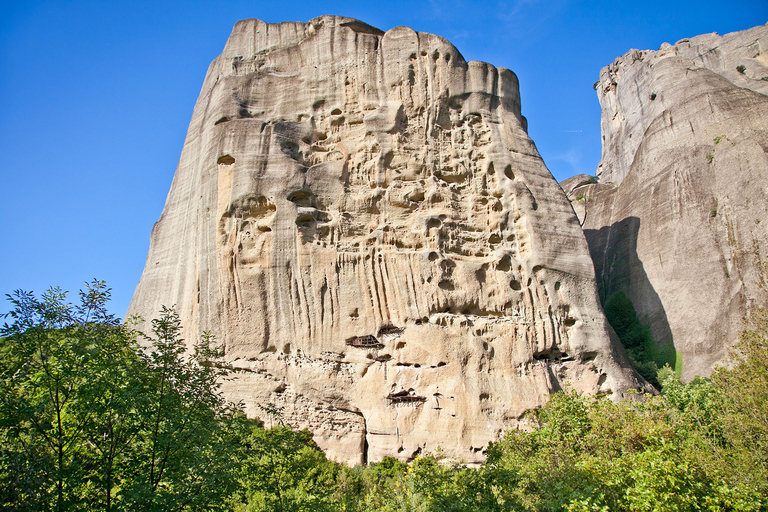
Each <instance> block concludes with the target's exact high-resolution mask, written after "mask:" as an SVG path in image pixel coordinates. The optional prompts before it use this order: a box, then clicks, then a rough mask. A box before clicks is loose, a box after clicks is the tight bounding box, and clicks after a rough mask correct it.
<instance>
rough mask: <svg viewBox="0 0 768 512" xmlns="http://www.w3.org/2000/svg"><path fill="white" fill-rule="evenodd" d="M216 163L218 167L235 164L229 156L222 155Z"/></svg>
mask: <svg viewBox="0 0 768 512" xmlns="http://www.w3.org/2000/svg"><path fill="white" fill-rule="evenodd" d="M216 163H217V164H219V165H232V164H233V163H235V159H234V158H232V157H231V156H230V155H224V156H220V157H219V159H218V160H216Z"/></svg>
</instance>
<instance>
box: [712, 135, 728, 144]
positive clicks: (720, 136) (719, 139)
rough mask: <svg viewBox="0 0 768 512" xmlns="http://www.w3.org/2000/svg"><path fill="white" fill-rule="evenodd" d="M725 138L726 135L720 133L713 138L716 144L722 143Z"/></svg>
mask: <svg viewBox="0 0 768 512" xmlns="http://www.w3.org/2000/svg"><path fill="white" fill-rule="evenodd" d="M725 138H726V136H725V135H718V136H717V137H715V138H714V139H713V140H714V142H715V144H720V143H721V142H722V141H723V139H725Z"/></svg>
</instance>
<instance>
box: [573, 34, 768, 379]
mask: <svg viewBox="0 0 768 512" xmlns="http://www.w3.org/2000/svg"><path fill="white" fill-rule="evenodd" d="M596 89H597V93H598V97H599V99H600V104H601V105H602V109H603V111H602V131H603V157H602V160H601V162H600V166H599V167H598V177H599V183H598V184H585V183H588V182H589V180H585V179H583V178H584V177H583V176H582V177H574V178H572V179H569V180H566V181H564V182H563V183H562V185H563V189H564V190H565V191H566V192H567V193H568V194H569V197H570V198H571V199H572V200H573V204H574V209H575V210H576V212H577V213H578V214H579V217H580V219H581V220H582V222H583V227H584V233H585V234H586V236H587V240H588V242H589V246H590V251H591V254H592V258H593V260H594V263H595V270H596V272H597V278H598V283H599V286H600V292H601V295H602V297H603V299H605V298H606V297H608V296H610V295H611V294H613V293H615V292H616V291H619V290H621V291H624V292H625V293H626V294H627V295H628V296H629V298H630V299H631V300H632V301H633V303H634V305H635V308H636V309H637V311H638V313H639V316H640V318H641V320H643V321H645V322H648V323H649V324H650V325H651V328H652V331H653V334H654V337H655V339H656V340H657V341H658V342H660V343H662V344H665V343H673V344H674V347H675V349H676V350H677V351H678V353H679V355H678V362H677V363H678V364H682V375H683V377H684V378H685V379H690V378H692V377H693V376H694V375H708V374H709V373H710V372H711V370H712V368H713V366H714V365H716V364H717V363H719V362H722V361H723V360H724V359H725V358H726V357H727V355H728V350H729V347H730V345H731V344H732V342H733V341H735V339H736V338H737V335H738V331H739V330H740V329H741V328H742V318H743V317H744V316H745V315H748V313H749V311H750V310H751V309H752V308H754V307H755V306H765V305H766V304H767V303H768V295H767V293H768V288H766V286H767V285H768V283H766V270H767V269H766V258H768V154H767V152H768V26H760V27H755V28H753V29H750V30H745V31H742V32H734V33H732V34H727V35H725V36H722V37H721V36H718V35H717V34H707V35H701V36H698V37H694V38H692V39H684V40H682V41H679V42H678V43H677V44H675V45H674V46H672V45H669V44H666V43H665V44H664V45H662V47H661V48H660V49H659V50H658V51H638V50H632V51H630V52H629V53H627V54H626V55H624V56H622V57H619V58H618V59H616V61H615V62H614V63H613V64H611V65H610V66H607V67H606V68H604V69H603V70H602V71H601V73H600V81H599V82H598V83H597V84H596ZM680 359H682V360H680Z"/></svg>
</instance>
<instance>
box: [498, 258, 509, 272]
mask: <svg viewBox="0 0 768 512" xmlns="http://www.w3.org/2000/svg"><path fill="white" fill-rule="evenodd" d="M511 268H512V258H510V257H509V254H507V255H505V256H504V257H503V258H501V259H500V260H499V262H498V263H496V270H501V271H502V272H509V270H510V269H511Z"/></svg>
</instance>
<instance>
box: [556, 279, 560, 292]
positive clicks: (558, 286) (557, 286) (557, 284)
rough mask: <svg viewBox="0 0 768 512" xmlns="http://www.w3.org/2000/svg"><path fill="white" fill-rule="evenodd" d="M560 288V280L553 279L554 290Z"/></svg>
mask: <svg viewBox="0 0 768 512" xmlns="http://www.w3.org/2000/svg"><path fill="white" fill-rule="evenodd" d="M559 289H560V281H555V290H559Z"/></svg>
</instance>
